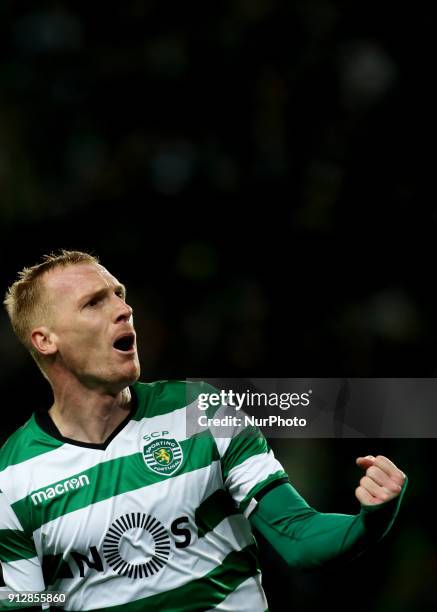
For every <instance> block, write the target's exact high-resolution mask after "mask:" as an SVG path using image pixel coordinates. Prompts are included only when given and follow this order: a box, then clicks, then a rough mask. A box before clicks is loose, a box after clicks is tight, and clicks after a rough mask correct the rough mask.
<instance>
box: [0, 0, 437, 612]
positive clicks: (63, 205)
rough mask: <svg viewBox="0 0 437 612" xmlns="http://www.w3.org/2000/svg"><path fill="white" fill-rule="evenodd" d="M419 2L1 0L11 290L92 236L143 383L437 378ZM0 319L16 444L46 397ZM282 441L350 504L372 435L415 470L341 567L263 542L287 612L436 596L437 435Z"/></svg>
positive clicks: (424, 602) (304, 489)
mask: <svg viewBox="0 0 437 612" xmlns="http://www.w3.org/2000/svg"><path fill="white" fill-rule="evenodd" d="M420 7H421V4H420V3H418V4H416V5H415V7H414V8H413V9H412V8H411V6H409V7H407V6H406V5H404V6H402V5H401V6H399V5H396V6H394V5H393V4H392V3H389V2H382V3H381V2H375V1H373V0H371V1H370V2H369V1H368V2H366V3H364V2H354V3H351V2H349V3H348V2H342V1H340V0H300V1H297V0H290V1H286V0H235V1H233V2H231V1H227V2H214V3H206V4H201V3H198V2H192V1H187V2H184V3H178V2H169V1H167V0H159V1H158V0H155V1H154V0H130V1H126V2H123V3H119V2H114V1H112V0H111V1H108V2H107V3H106V4H105V7H104V9H103V8H102V7H100V5H99V6H97V4H95V3H89V2H88V3H86V2H83V1H78V2H76V3H74V4H73V3H68V2H62V1H57V2H42V1H37V2H24V1H22V2H12V1H11V0H4V1H3V2H2V3H1V4H0V54H1V55H0V223H1V229H2V240H1V243H0V244H1V245H0V249H1V251H0V253H1V263H2V265H1V271H0V278H1V285H2V287H3V288H4V289H6V287H7V286H8V285H9V284H10V283H11V282H12V281H13V280H14V277H15V274H16V272H17V270H18V269H21V267H23V266H24V265H28V264H32V263H34V261H35V260H36V259H38V258H39V256H40V255H41V254H43V253H46V252H50V251H52V250H54V249H57V248H78V249H86V250H92V251H93V252H95V253H96V254H98V255H99V256H100V258H101V260H102V262H103V263H104V265H106V266H107V267H108V268H109V269H110V270H111V271H112V272H114V273H115V274H116V275H117V276H118V277H119V278H120V280H122V281H123V282H124V283H125V284H127V286H128V296H129V299H130V301H131V303H132V305H133V306H134V309H135V322H136V327H137V331H138V335H139V342H140V356H141V361H142V368H143V378H144V380H155V379H158V378H160V379H162V378H184V377H192V376H195V377H199V376H204V377H217V376H223V377H228V378H229V377H242V378H244V377H246V376H252V377H253V376H260V377H268V376H271V377H280V376H284V377H296V376H333V377H338V376H351V377H354V376H356V377H370V376H394V377H398V376H399V377H400V376H430V377H433V376H435V375H436V373H437V361H436V358H435V347H436V341H437V329H436V320H437V319H436V317H435V306H436V297H435V295H436V294H435V292H433V290H432V289H433V288H432V285H433V280H434V275H433V274H432V272H433V267H434V266H433V263H434V262H433V237H434V234H435V227H436V219H437V217H436V215H435V211H434V210H433V207H432V206H430V205H429V193H430V192H429V191H428V189H427V182H426V177H427V176H428V175H429V170H430V158H427V156H426V153H425V151H426V148H427V147H426V144H427V141H428V139H429V137H428V135H427V134H428V131H429V127H430V112H429V109H430V102H429V98H428V95H427V93H426V83H427V81H428V79H429V71H428V68H427V65H426V61H427V57H428V50H427V48H426V41H427V34H426V30H427V27H426V22H427V18H426V13H425V11H424V10H422V9H421V8H420ZM430 188H432V185H430ZM0 333H1V343H0V356H1V368H0V380H1V389H2V417H1V418H2V420H1V423H2V426H1V433H0V439H4V438H5V437H6V436H7V435H8V433H10V431H12V429H14V428H15V427H17V426H18V425H19V424H21V423H22V422H23V421H24V420H25V419H26V418H27V417H28V416H29V415H30V413H31V411H32V410H33V409H34V407H35V406H36V405H40V404H47V403H48V402H49V401H50V394H49V391H48V388H47V386H46V383H45V382H44V380H43V379H42V378H41V377H40V375H39V373H38V371H37V369H36V368H35V366H34V365H33V363H32V362H31V360H30V357H28V356H27V355H26V352H25V351H24V349H22V348H21V347H20V346H19V345H18V343H17V342H16V340H15V338H14V337H13V335H12V333H11V331H10V329H9V326H8V321H7V319H6V316H5V315H4V314H3V315H1V317H0ZM412 419H414V406H412ZM430 433H431V434H432V432H430ZM434 435H435V432H434ZM272 445H273V447H274V448H275V450H276V452H277V454H278V456H279V458H280V459H281V460H282V461H283V462H284V464H285V466H286V467H287V469H288V470H289V473H290V476H291V480H292V482H293V483H294V484H295V486H296V487H297V488H298V489H299V490H300V492H301V493H302V494H303V495H304V496H305V497H306V499H307V500H308V501H309V503H311V504H312V505H313V506H315V507H316V508H318V509H319V510H322V511H326V512H329V511H335V512H345V513H346V512H355V511H356V509H357V508H356V504H355V502H354V494H353V491H354V488H355V486H356V482H357V480H358V478H359V471H358V470H357V468H356V467H355V465H354V459H355V457H356V456H357V455H359V454H368V453H369V452H371V453H374V454H377V453H382V454H386V455H388V456H389V457H391V458H393V460H395V461H396V462H397V463H398V464H399V466H400V467H402V469H404V470H405V471H406V472H407V473H408V475H409V477H410V488H409V492H408V494H407V496H406V498H405V502H404V507H403V509H402V512H401V513H400V515H399V518H398V520H397V522H396V524H395V527H394V529H393V531H392V532H391V534H390V535H389V536H387V537H386V539H385V540H384V541H383V542H382V543H381V544H380V545H379V547H378V549H377V551H376V553H375V554H373V555H366V556H365V557H362V558H360V559H359V560H357V561H355V562H354V563H353V564H351V565H350V566H347V567H345V568H343V569H342V570H341V571H340V570H337V571H331V572H311V573H303V572H297V571H288V570H287V569H286V568H285V567H284V565H283V564H282V562H281V561H280V559H279V558H278V557H277V556H276V555H275V554H274V553H273V552H272V551H271V550H270V549H269V547H268V546H267V545H265V543H261V545H262V546H263V548H262V551H263V552H262V558H263V569H264V574H265V586H266V590H267V594H268V597H269V601H270V604H271V610H272V612H277V611H278V610H284V609H289V608H295V609H299V610H308V611H310V610H311V611H312V610H319V609H320V608H321V607H322V606H323V607H325V606H329V607H335V608H337V609H348V610H354V611H356V612H359V611H364V610H366V611H368V610H372V612H382V611H383V612H410V611H411V610H413V609H414V610H421V611H422V610H431V609H433V610H434V609H435V605H436V603H437V596H436V594H435V589H434V577H435V574H436V570H437V554H436V548H435V540H436V538H435V536H436V528H435V521H433V520H432V516H430V514H431V512H432V508H431V502H430V499H429V497H430V496H431V491H430V486H431V484H434V480H435V478H434V475H435V468H436V467H437V466H436V463H437V462H436V458H435V442H434V439H433V438H432V437H430V438H429V439H420V440H414V439H402V440H395V439H386V440H359V441H357V440H338V439H337V440H332V439H323V440H322V439H321V440H293V441H291V440H288V441H287V440H285V441H284V440H281V441H278V440H276V441H275V440H274V441H272Z"/></svg>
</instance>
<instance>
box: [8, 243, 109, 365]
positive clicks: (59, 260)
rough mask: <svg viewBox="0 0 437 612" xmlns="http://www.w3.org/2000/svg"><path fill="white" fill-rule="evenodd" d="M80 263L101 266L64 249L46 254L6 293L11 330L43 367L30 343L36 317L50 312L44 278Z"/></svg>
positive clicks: (83, 256) (84, 255)
mask: <svg viewBox="0 0 437 612" xmlns="http://www.w3.org/2000/svg"><path fill="white" fill-rule="evenodd" d="M80 263H95V264H98V263H99V260H98V258H97V257H96V256H94V255H91V254H89V253H84V252H82V251H66V250H65V249H62V250H60V251H58V252H57V253H51V254H50V255H43V257H42V261H41V262H40V263H37V264H35V265H34V266H32V267H30V268H23V270H21V272H19V273H18V279H17V280H16V281H15V283H13V285H11V286H10V287H9V289H8V290H7V291H6V295H5V299H4V301H3V304H4V306H5V308H6V311H7V313H8V315H9V319H10V321H11V325H12V328H13V330H14V332H15V334H16V335H17V337H18V339H19V340H20V342H21V343H22V344H24V346H25V347H26V348H27V349H28V350H29V352H30V354H31V355H32V357H33V358H34V359H35V361H36V362H37V364H38V365H39V366H40V367H41V361H40V355H39V353H38V351H37V350H36V349H35V348H34V346H33V344H32V342H31V339H30V333H31V331H32V328H33V326H34V324H35V319H36V316H37V315H39V314H40V313H41V312H43V311H44V309H48V304H47V303H45V302H44V285H43V283H42V276H43V275H44V274H45V273H46V272H48V271H49V270H53V269H54V268H59V267H62V268H65V267H66V266H70V265H75V264H80Z"/></svg>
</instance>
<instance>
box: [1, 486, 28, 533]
mask: <svg viewBox="0 0 437 612" xmlns="http://www.w3.org/2000/svg"><path fill="white" fill-rule="evenodd" d="M0 529H19V530H20V531H23V527H22V526H21V524H20V521H19V520H18V518H17V515H16V514H15V512H14V511H13V510H12V508H11V507H10V505H9V503H8V500H7V499H6V495H5V494H4V493H0Z"/></svg>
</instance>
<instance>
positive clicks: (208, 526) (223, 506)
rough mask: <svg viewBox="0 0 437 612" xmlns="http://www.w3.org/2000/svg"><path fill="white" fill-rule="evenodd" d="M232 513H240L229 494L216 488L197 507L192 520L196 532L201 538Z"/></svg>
mask: <svg viewBox="0 0 437 612" xmlns="http://www.w3.org/2000/svg"><path fill="white" fill-rule="evenodd" d="M233 514H240V511H239V510H238V508H237V507H236V505H235V502H234V500H233V499H232V497H231V496H230V494H229V493H228V492H227V491H225V490H223V489H218V490H217V491H215V492H214V493H213V494H212V495H210V496H209V497H208V498H207V499H205V500H204V501H203V502H202V503H201V504H200V506H199V507H198V508H197V510H196V512H195V515H194V522H195V523H196V526H197V534H198V536H199V538H202V537H203V536H204V535H205V534H206V533H208V532H209V531H212V530H213V529H214V527H216V526H217V525H218V524H219V523H221V521H222V520H223V519H225V518H227V517H228V516H232V515H233Z"/></svg>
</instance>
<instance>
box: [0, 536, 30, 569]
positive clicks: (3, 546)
mask: <svg viewBox="0 0 437 612" xmlns="http://www.w3.org/2000/svg"><path fill="white" fill-rule="evenodd" d="M32 557H36V550H35V546H34V544H33V540H31V539H29V537H28V536H26V535H25V534H24V532H23V531H19V530H18V529H0V561H3V562H5V563H8V562H9V561H19V560H20V559H32Z"/></svg>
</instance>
